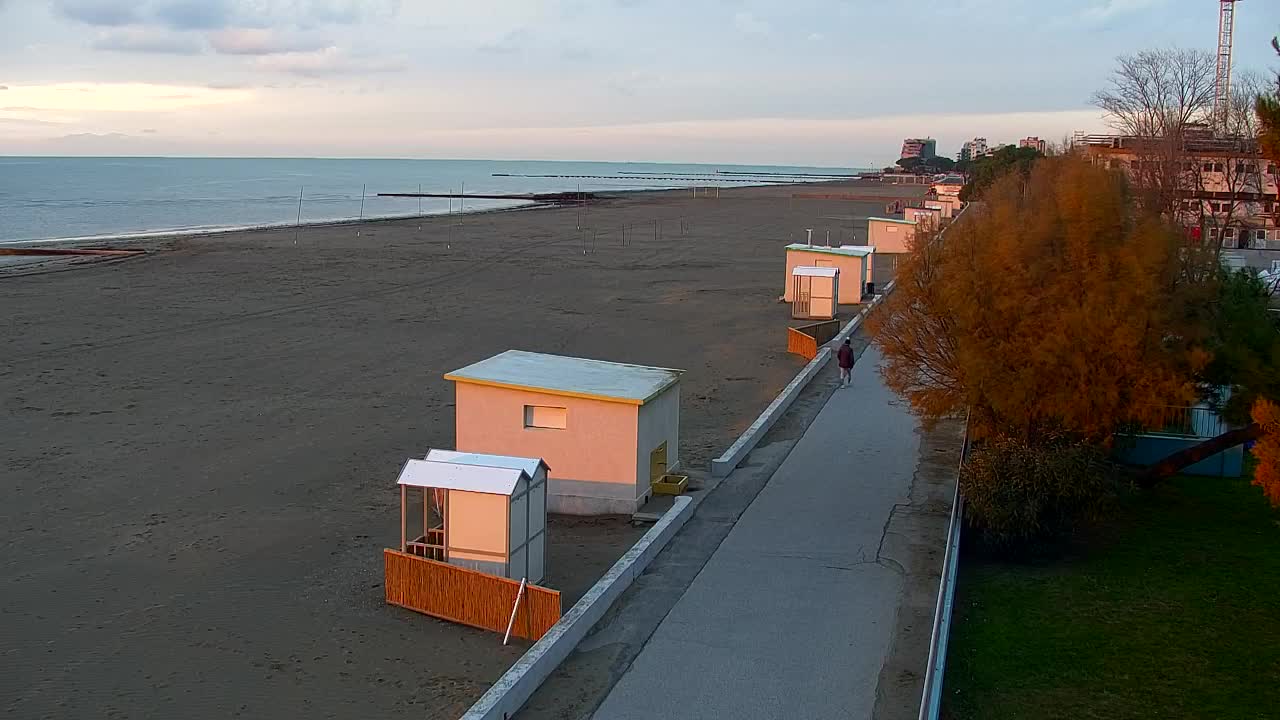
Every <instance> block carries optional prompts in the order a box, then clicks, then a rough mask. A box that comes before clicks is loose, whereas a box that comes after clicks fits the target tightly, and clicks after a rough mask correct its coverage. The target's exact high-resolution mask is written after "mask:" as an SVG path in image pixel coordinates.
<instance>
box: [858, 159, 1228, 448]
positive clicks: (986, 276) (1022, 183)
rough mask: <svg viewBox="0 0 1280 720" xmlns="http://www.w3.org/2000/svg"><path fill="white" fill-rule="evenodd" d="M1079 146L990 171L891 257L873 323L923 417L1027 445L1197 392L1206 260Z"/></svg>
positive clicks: (1099, 432)
mask: <svg viewBox="0 0 1280 720" xmlns="http://www.w3.org/2000/svg"><path fill="white" fill-rule="evenodd" d="M1133 200H1134V198H1133V194H1132V191H1131V189H1130V187H1129V185H1128V183H1127V181H1126V179H1125V177H1124V176H1123V175H1122V174H1120V173H1115V172H1111V171H1108V170H1105V169H1102V168H1097V167H1094V166H1092V165H1090V164H1089V163H1087V162H1085V161H1083V160H1081V159H1080V158H1077V157H1073V156H1066V157H1057V158H1047V159H1044V160H1041V161H1040V162H1038V163H1037V164H1036V166H1035V167H1034V169H1033V170H1032V171H1031V173H1030V175H1029V176H1028V177H1025V178H1024V177H1023V176H1021V175H1019V174H1017V173H1013V174H1010V175H1007V176H1005V177H1004V178H1003V179H1001V180H999V181H997V182H996V183H995V184H994V185H992V186H991V188H990V189H989V190H988V191H987V192H986V194H985V195H984V202H982V203H980V204H976V205H974V206H971V207H970V208H969V210H967V211H966V213H965V215H964V216H963V217H962V218H961V219H960V220H959V221H957V222H956V223H955V224H954V225H953V226H952V227H950V228H949V229H948V230H947V231H946V234H945V239H944V238H943V237H942V236H941V235H940V234H933V235H924V236H921V238H920V240H919V242H918V243H917V245H916V246H915V248H914V249H913V251H912V252H911V253H910V254H909V255H908V256H906V258H905V259H904V260H903V261H901V262H900V263H899V266H898V279H897V287H896V290H895V292H894V293H892V294H891V295H890V296H889V297H888V298H887V299H886V300H885V302H884V303H883V304H882V305H881V306H880V307H879V308H877V310H876V312H874V313H873V314H872V315H871V317H870V318H869V319H868V327H869V329H870V332H871V333H872V335H873V337H874V338H875V340H876V342H877V343H878V344H879V345H880V347H881V349H882V353H883V355H884V364H883V367H882V373H883V375H884V379H885V382H886V383H887V385H888V386H889V387H890V388H892V389H893V390H895V391H897V392H898V393H899V394H901V395H903V396H904V397H906V398H907V399H908V400H909V401H910V403H911V406H912V408H913V409H914V410H915V411H916V412H917V414H919V415H920V416H921V417H922V418H923V419H924V420H925V421H926V422H928V421H931V420H936V419H938V418H941V417H944V416H948V415H951V414H954V413H959V412H962V411H964V410H966V409H967V410H968V411H969V413H970V422H971V429H972V430H974V431H975V432H977V433H979V434H995V435H999V436H1002V437H1009V438H1016V439H1019V440H1023V441H1027V442H1037V441H1039V440H1042V439H1047V438H1050V437H1055V436H1059V435H1062V434H1067V435H1071V436H1074V437H1078V438H1082V439H1086V440H1091V441H1107V440H1109V439H1110V437H1111V435H1112V434H1113V433H1114V431H1115V430H1116V429H1117V428H1118V427H1120V426H1121V425H1123V424H1125V423H1126V422H1134V421H1138V422H1141V421H1155V420H1156V419H1157V418H1158V416H1159V415H1160V412H1161V408H1162V407H1165V406H1168V405H1179V404H1186V403H1188V402H1190V401H1191V400H1193V399H1194V398H1195V395H1196V388H1195V383H1194V376H1195V372H1196V370H1197V369H1198V368H1199V367H1201V366H1203V365H1204V363H1205V362H1206V361H1207V357H1205V356H1204V355H1203V354H1201V353H1199V352H1197V351H1196V349H1195V344H1196V340H1197V337H1196V333H1195V332H1194V327H1195V323H1194V322H1192V321H1191V320H1192V319H1193V318H1194V312H1191V311H1190V310H1189V308H1192V307H1194V306H1195V299H1196V298H1195V293H1196V292H1204V291H1205V286H1206V285H1207V284H1208V283H1207V282H1206V281H1207V279H1208V278H1210V277H1212V276H1213V272H1212V270H1211V268H1212V267H1213V265H1212V264H1211V263H1212V260H1211V259H1210V258H1208V257H1201V255H1200V254H1199V253H1198V252H1197V251H1195V250H1191V249H1187V248H1186V247H1185V242H1184V241H1183V239H1182V238H1183V236H1182V235H1181V234H1180V233H1179V231H1178V230H1177V229H1176V228H1174V227H1172V226H1170V225H1169V224H1168V223H1167V222H1166V221H1165V220H1163V219H1162V218H1161V217H1160V216H1159V215H1158V214H1157V213H1155V212H1154V211H1146V210H1143V209H1142V206H1141V205H1140V204H1139V203H1136V202H1134V201H1133Z"/></svg>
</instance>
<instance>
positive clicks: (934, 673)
mask: <svg viewBox="0 0 1280 720" xmlns="http://www.w3.org/2000/svg"><path fill="white" fill-rule="evenodd" d="M969 207H970V205H969V204H966V205H965V206H964V207H963V208H961V210H960V213H959V214H958V215H956V217H955V219H953V220H952V221H951V222H952V224H954V223H955V222H956V221H957V220H959V219H960V217H961V216H962V215H964V213H965V211H966V210H968V209H969ZM948 227H950V225H948ZM945 234H946V230H945V229H944V230H943V231H942V233H940V234H939V239H941V238H942V237H943V236H945ZM968 455H969V417H968V414H966V415H965V419H964V444H963V445H962V446H961V448H960V467H959V468H957V472H956V492H955V495H954V496H953V497H952V500H951V518H950V520H949V521H948V524H947V547H946V551H945V552H944V553H943V556H942V577H941V578H940V579H939V580H938V602H937V605H936V606H935V607H934V611H933V630H932V631H931V632H930V634H929V664H928V665H927V666H926V667H925V671H924V692H922V693H921V697H920V717H919V720H938V713H939V712H940V711H941V710H942V681H943V679H944V676H945V675H946V670H947V641H948V640H949V639H950V637H951V608H952V606H953V604H954V603H955V595H956V573H957V570H958V569H959V566H960V530H961V527H962V526H963V525H964V522H963V520H964V496H963V495H961V494H960V477H959V475H960V473H959V470H960V469H962V468H964V461H965V458H967V457H968Z"/></svg>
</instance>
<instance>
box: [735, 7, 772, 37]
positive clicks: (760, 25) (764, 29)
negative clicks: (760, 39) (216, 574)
mask: <svg viewBox="0 0 1280 720" xmlns="http://www.w3.org/2000/svg"><path fill="white" fill-rule="evenodd" d="M733 27H734V29H735V30H737V31H738V32H740V33H743V34H744V35H766V34H768V32H769V29H770V28H769V23H767V22H765V21H764V20H761V19H760V18H758V17H756V16H755V14H754V13H749V12H740V13H737V14H735V15H734V16H733Z"/></svg>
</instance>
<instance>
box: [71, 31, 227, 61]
mask: <svg viewBox="0 0 1280 720" xmlns="http://www.w3.org/2000/svg"><path fill="white" fill-rule="evenodd" d="M92 47H93V49H94V50H107V51H110V52H129V53H156V54H162V55H199V54H200V53H202V52H204V43H203V42H202V41H201V40H200V38H199V37H198V36H194V35H191V34H188V33H174V32H169V31H167V30H161V29H158V28H145V27H128V28H121V29H119V30H108V31H106V32H103V33H100V34H99V35H98V39H97V40H94V41H93V44H92Z"/></svg>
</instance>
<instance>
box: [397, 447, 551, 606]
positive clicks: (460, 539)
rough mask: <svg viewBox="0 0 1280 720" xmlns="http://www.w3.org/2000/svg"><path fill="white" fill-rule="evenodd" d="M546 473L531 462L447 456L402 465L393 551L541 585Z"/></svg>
mask: <svg viewBox="0 0 1280 720" xmlns="http://www.w3.org/2000/svg"><path fill="white" fill-rule="evenodd" d="M547 470H548V467H547V464H546V463H545V462H543V461H542V460H540V459H538V458H523V457H511V456H504V455H486V454H480V453H465V452H454V451H449V450H432V451H431V452H429V453H427V457H426V458H425V459H422V460H417V459H411V460H409V461H408V462H406V463H405V465H404V468H403V469H402V470H401V471H400V477H399V480H398V481H397V482H398V484H399V485H400V551H401V552H403V553H408V554H411V555H417V556H419V557H424V558H427V559H429V560H437V561H441V562H447V563H449V564H451V565H458V566H460V567H465V568H468V569H471V570H477V571H480V572H483V573H486V574H489V575H497V576H500V577H506V578H510V579H512V580H525V579H527V580H528V581H529V582H530V583H538V582H541V581H542V577H543V575H544V574H545V571H546V557H547V552H546V545H547ZM411 489H412V490H413V491H415V492H417V491H420V492H421V493H422V524H421V527H422V534H421V535H419V534H417V533H413V534H412V537H413V539H412V540H411V539H410V537H411V535H410V533H409V526H410V524H411V522H412V521H411V520H410V517H409V512H408V511H409V502H410V499H411V498H410V490H411ZM413 524H414V525H416V524H417V523H416V522H415V523H413Z"/></svg>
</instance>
